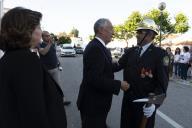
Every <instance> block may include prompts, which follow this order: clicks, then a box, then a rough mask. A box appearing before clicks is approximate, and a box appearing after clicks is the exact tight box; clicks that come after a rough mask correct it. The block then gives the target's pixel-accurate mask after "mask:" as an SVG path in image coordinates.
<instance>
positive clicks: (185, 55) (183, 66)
mask: <svg viewBox="0 0 192 128" xmlns="http://www.w3.org/2000/svg"><path fill="white" fill-rule="evenodd" d="M166 51H167V52H168V54H169V58H170V60H171V61H170V65H169V76H170V78H171V79H180V80H181V82H182V83H183V84H190V82H189V81H188V80H190V79H191V78H192V49H190V48H189V47H188V46H183V48H182V49H180V48H179V47H177V48H176V49H175V52H174V53H172V50H171V48H170V47H167V48H166Z"/></svg>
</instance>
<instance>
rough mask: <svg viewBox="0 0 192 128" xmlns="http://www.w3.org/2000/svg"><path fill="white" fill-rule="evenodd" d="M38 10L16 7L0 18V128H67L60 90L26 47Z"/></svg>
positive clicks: (31, 39) (30, 42) (30, 41)
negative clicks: (0, 51)
mask: <svg viewBox="0 0 192 128" xmlns="http://www.w3.org/2000/svg"><path fill="white" fill-rule="evenodd" d="M41 18H42V14H41V13H40V12H37V11H32V10H30V9H25V8H22V7H16V8H13V9H10V10H9V11H8V12H7V13H5V14H4V16H3V18H2V21H1V30H0V42H1V43H0V49H2V50H3V51H5V54H4V56H3V57H2V58H1V60H0V128H67V120H66V114H65V108H64V103H63V93H62V91H61V89H60V88H59V86H58V84H57V83H56V82H55V81H54V80H53V79H52V77H51V76H50V75H49V73H48V72H47V70H46V69H45V68H44V66H43V65H42V64H41V62H40V59H39V57H38V56H37V54H34V53H33V52H31V50H30V48H31V47H33V43H37V42H36V41H35V40H36V39H35V38H34V37H35V36H34V35H35V33H36V32H35V31H36V30H39V29H40V20H41Z"/></svg>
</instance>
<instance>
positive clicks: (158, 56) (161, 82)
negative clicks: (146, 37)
mask: <svg viewBox="0 0 192 128" xmlns="http://www.w3.org/2000/svg"><path fill="white" fill-rule="evenodd" d="M137 52H138V48H137V47H135V48H131V49H129V50H127V51H126V53H125V54H124V55H123V56H122V58H121V59H120V60H119V64H120V65H121V66H122V67H123V69H124V80H126V81H127V82H128V83H129V84H130V85H131V86H130V87H131V88H130V89H129V90H128V91H127V92H126V94H130V95H132V96H133V97H132V98H142V97H146V96H148V94H149V93H150V92H153V93H155V94H156V95H158V94H162V93H166V90H167V86H168V81H169V77H168V64H167V65H166V64H165V63H166V62H164V61H165V57H167V56H168V55H167V52H166V51H165V50H163V49H161V48H159V47H155V46H154V45H153V44H152V45H150V46H149V48H148V49H147V50H146V51H145V52H144V54H143V55H142V56H141V57H140V56H138V54H137ZM168 61H169V60H168ZM143 69H144V70H145V71H144V72H145V73H146V72H148V73H149V72H150V71H151V74H152V77H151V78H150V77H149V76H148V75H145V77H144V78H142V77H141V73H142V70H143Z"/></svg>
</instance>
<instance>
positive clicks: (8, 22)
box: [0, 7, 42, 51]
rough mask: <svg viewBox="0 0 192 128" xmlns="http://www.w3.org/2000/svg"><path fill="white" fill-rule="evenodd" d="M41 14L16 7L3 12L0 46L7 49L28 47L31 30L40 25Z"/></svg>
mask: <svg viewBox="0 0 192 128" xmlns="http://www.w3.org/2000/svg"><path fill="white" fill-rule="evenodd" d="M41 18H42V14H41V13H40V12H37V11H32V10H30V9H26V8H22V7H16V8H13V9H11V10H9V11H8V12H7V13H5V14H4V16H3V18H2V21H1V31H0V48H1V49H3V50H5V51H7V50H13V49H20V48H29V47H30V41H31V38H32V32H33V31H34V30H35V28H36V27H37V26H38V25H40V21H41Z"/></svg>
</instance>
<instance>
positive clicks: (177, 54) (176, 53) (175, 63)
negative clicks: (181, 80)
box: [174, 47, 181, 78]
mask: <svg viewBox="0 0 192 128" xmlns="http://www.w3.org/2000/svg"><path fill="white" fill-rule="evenodd" d="M180 53H181V49H180V48H179V47H177V48H176V49H175V55H174V69H175V77H176V78H178V77H179V76H180V75H181V73H180V71H179V69H180V68H179V65H180V63H179V56H180Z"/></svg>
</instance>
